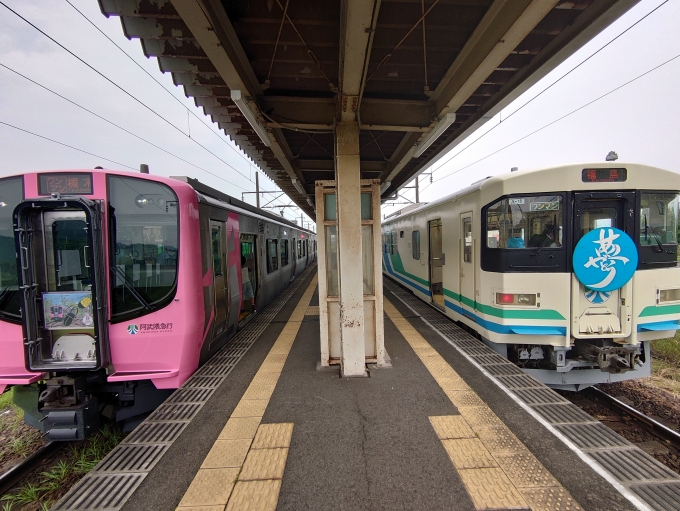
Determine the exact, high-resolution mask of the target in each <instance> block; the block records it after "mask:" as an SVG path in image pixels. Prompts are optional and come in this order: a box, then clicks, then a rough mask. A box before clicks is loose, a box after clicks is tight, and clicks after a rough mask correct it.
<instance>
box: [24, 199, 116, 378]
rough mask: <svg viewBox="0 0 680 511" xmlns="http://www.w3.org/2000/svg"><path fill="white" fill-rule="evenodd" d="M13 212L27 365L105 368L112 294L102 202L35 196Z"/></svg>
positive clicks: (40, 368) (61, 367) (39, 368)
mask: <svg viewBox="0 0 680 511" xmlns="http://www.w3.org/2000/svg"><path fill="white" fill-rule="evenodd" d="M14 215H15V218H16V226H17V228H16V236H17V240H18V243H19V255H20V262H21V267H20V274H19V277H20V281H19V285H20V289H23V290H24V292H23V293H22V296H21V300H22V304H21V310H22V320H23V322H24V336H25V343H24V345H25V348H26V361H27V367H28V369H29V370H33V371H36V370H50V371H57V370H70V369H85V370H94V369H99V368H101V367H104V366H105V365H106V364H108V360H109V347H108V328H107V325H108V323H107V317H106V316H107V307H106V303H107V301H108V296H107V291H106V282H105V278H106V273H105V269H104V268H105V266H104V244H103V241H102V239H101V223H100V222H101V218H102V215H101V209H100V204H99V203H97V202H95V201H89V200H85V199H80V200H61V201H56V200H42V201H41V200H33V199H32V200H31V201H24V202H22V203H20V204H19V205H18V206H17V208H16V209H15V211H14ZM112 270H113V268H112ZM126 278H128V277H126Z"/></svg>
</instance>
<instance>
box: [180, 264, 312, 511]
mask: <svg viewBox="0 0 680 511" xmlns="http://www.w3.org/2000/svg"><path fill="white" fill-rule="evenodd" d="M316 283H317V277H316V276H314V278H313V279H312V281H311V282H310V284H309V286H308V287H307V289H306V290H305V292H304V293H303V295H302V298H300V301H299V302H298V304H297V306H296V308H295V311H294V312H293V315H292V316H291V318H290V320H289V321H288V322H287V323H286V325H285V326H284V328H283V330H282V331H281V333H280V334H279V336H278V337H277V339H276V342H275V343H274V345H273V346H272V348H271V350H270V351H269V353H268V354H267V357H266V358H265V360H264V362H263V363H262V365H261V366H260V369H259V370H258V371H257V373H256V374H255V377H254V378H253V380H252V381H251V382H250V385H249V386H248V389H246V391H245V393H244V394H243V396H242V397H241V400H240V401H239V403H238V404H237V405H236V408H234V411H233V412H232V414H231V417H230V418H229V420H228V421H227V424H226V425H225V426H224V428H223V429H222V432H221V433H220V436H219V438H218V439H217V441H216V442H215V444H214V445H213V446H212V448H211V449H210V452H209V453H208V455H207V456H206V458H205V460H204V461H203V464H202V465H201V468H200V470H199V471H198V473H197V474H196V476H195V477H194V480H193V481H192V483H191V485H190V486H189V488H188V489H187V492H186V493H185V495H184V497H183V499H182V501H181V502H180V506H179V507H178V508H177V509H178V511H192V510H196V511H218V510H219V511H224V509H225V506H226V509H231V510H237V509H238V510H239V511H241V510H249V509H257V510H268V509H271V510H275V509H276V504H277V502H278V498H279V490H280V488H281V478H282V477H283V471H284V468H285V465H286V459H287V457H288V448H289V446H290V440H291V437H292V432H293V424H290V423H287V424H260V422H261V421H262V417H263V415H264V412H265V410H266V409H267V405H268V404H269V399H270V398H271V395H272V393H273V392H274V389H275V388H276V384H277V383H278V381H279V377H280V376H281V371H282V370H283V366H284V365H285V363H286V358H287V357H288V353H289V352H290V349H291V347H292V346H293V342H295V337H296V336H297V333H298V330H299V329H300V325H301V322H302V319H303V318H304V314H305V311H306V309H307V306H308V305H309V302H310V300H311V299H312V295H313V294H314V290H315V288H316ZM237 477H238V481H237V480H236V479H237ZM244 478H247V479H249V480H247V481H244V480H243V479H244Z"/></svg>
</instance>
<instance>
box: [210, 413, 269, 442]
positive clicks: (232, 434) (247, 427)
mask: <svg viewBox="0 0 680 511" xmlns="http://www.w3.org/2000/svg"><path fill="white" fill-rule="evenodd" d="M260 420H261V417H232V418H230V419H229V420H228V421H227V423H226V424H225V426H224V428H223V429H222V432H221V433H220V436H219V437H218V438H219V440H230V439H238V438H247V439H249V440H252V438H253V437H254V436H255V433H256V432H257V428H258V426H259V425H260Z"/></svg>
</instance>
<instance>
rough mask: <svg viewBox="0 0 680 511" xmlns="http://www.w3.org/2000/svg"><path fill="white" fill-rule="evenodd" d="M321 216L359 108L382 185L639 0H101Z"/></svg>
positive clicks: (406, 176)
mask: <svg viewBox="0 0 680 511" xmlns="http://www.w3.org/2000/svg"><path fill="white" fill-rule="evenodd" d="M98 1H99V5H100V7H101V10H102V12H103V13H104V14H105V15H106V16H111V15H115V16H120V19H121V22H122V26H123V31H124V33H125V35H126V36H127V37H128V38H139V39H140V40H141V44H142V49H143V51H144V54H145V55H147V56H148V57H156V58H157V59H158V64H159V66H160V69H161V71H162V72H169V73H172V77H173V80H174V83H175V84H176V85H178V86H182V87H183V88H184V91H185V94H186V95H187V96H188V97H192V98H194V101H195V103H196V106H198V107H201V108H203V110H204V112H205V114H206V115H208V116H210V117H211V119H212V121H213V122H215V123H217V125H218V126H219V128H220V129H221V130H223V131H224V132H225V133H226V134H227V135H228V136H229V137H230V138H231V139H232V140H233V141H234V142H235V143H236V144H237V145H238V146H239V147H240V148H241V149H242V150H243V151H244V152H245V153H246V154H247V155H249V156H250V157H251V158H252V159H253V160H254V161H255V163H256V164H257V165H258V166H260V167H261V169H262V170H263V171H264V172H265V173H266V174H267V176H269V177H270V178H271V179H272V180H273V181H274V182H275V183H276V184H277V185H278V186H279V187H280V188H281V189H282V190H284V191H285V192H286V193H287V194H288V195H289V196H290V197H291V199H292V200H293V201H294V202H295V203H296V204H297V205H298V206H299V207H300V208H301V209H302V210H303V211H304V212H305V213H307V214H308V215H309V216H311V217H313V211H314V183H315V182H316V181H318V180H326V179H334V176H335V160H334V159H335V146H334V130H335V127H336V124H337V123H338V122H348V121H351V122H358V123H359V127H360V131H359V147H360V171H361V176H360V177H361V179H379V180H380V182H381V184H382V186H381V193H382V196H383V198H385V197H387V196H389V195H391V194H393V193H394V192H395V191H396V190H398V189H400V188H401V187H403V186H404V185H405V184H407V183H408V182H409V181H411V180H412V179H413V178H414V177H415V176H416V175H418V174H419V173H420V172H422V171H424V170H426V169H427V168H428V167H429V166H431V165H432V164H433V163H434V162H435V161H436V160H437V159H438V158H440V157H441V155H442V154H443V153H444V152H445V151H446V150H447V149H449V148H451V147H453V146H455V145H456V144H458V143H460V142H461V141H462V140H463V139H464V138H465V137H467V136H468V135H469V134H470V133H472V132H473V131H474V130H476V129H477V128H478V127H479V126H481V124H483V123H484V122H486V120H488V119H489V118H491V117H492V116H493V115H494V114H496V113H497V112H498V111H499V110H500V109H502V108H503V107H504V106H506V105H507V104H509V103H510V102H511V101H512V100H513V99H515V98H516V97H517V96H518V95H519V94H521V93H522V92H523V91H525V90H527V89H528V88H529V87H530V86H531V85H533V84H534V83H536V82H537V81H538V80H539V79H540V78H541V77H543V76H545V75H546V74H547V73H548V72H549V71H551V70H552V69H554V68H555V66H557V65H558V64H559V63H561V62H562V61H564V59H566V58H567V57H568V56H570V55H571V54H573V52H574V51H576V50H577V49H578V48H580V47H581V46H582V45H583V44H584V43H585V42H587V41H588V40H589V39H591V38H592V37H593V36H594V35H596V34H597V33H598V32H599V31H601V30H602V29H603V28H604V27H606V26H607V25H608V24H610V23H611V22H612V21H614V20H615V19H616V18H618V17H619V16H620V15H621V14H623V13H624V12H625V11H626V10H627V9H629V8H630V7H631V6H632V5H634V4H635V3H636V2H637V0H574V1H565V0H323V1H319V0H98Z"/></svg>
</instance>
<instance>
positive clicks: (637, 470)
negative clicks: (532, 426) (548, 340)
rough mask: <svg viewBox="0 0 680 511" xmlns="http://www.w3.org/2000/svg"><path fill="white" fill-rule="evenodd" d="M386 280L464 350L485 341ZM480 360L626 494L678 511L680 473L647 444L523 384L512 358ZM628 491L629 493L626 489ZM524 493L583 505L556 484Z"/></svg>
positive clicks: (546, 502)
mask: <svg viewBox="0 0 680 511" xmlns="http://www.w3.org/2000/svg"><path fill="white" fill-rule="evenodd" d="M384 282H385V287H386V288H387V289H388V290H389V291H390V292H391V293H392V294H393V295H395V296H396V297H397V298H398V299H399V300H401V301H402V302H403V303H404V304H405V305H406V306H407V307H409V308H410V309H411V310H413V311H414V312H416V313H417V314H419V315H420V316H421V318H422V319H423V321H425V323H426V324H428V325H430V326H431V327H432V328H434V329H435V330H437V331H438V332H439V333H440V334H442V335H443V336H444V337H446V338H447V339H448V340H449V341H451V344H452V345H453V346H454V347H455V348H456V349H458V350H459V352H460V353H461V354H464V355H468V352H467V350H469V349H470V348H471V347H472V343H478V344H479V345H480V346H485V345H484V344H483V343H481V342H480V341H478V340H477V339H475V338H474V337H473V336H471V335H469V334H467V333H466V332H465V331H463V330H462V329H460V328H458V327H457V326H455V325H454V324H453V323H452V322H451V321H450V320H447V319H446V318H445V317H444V316H443V315H442V314H441V313H440V312H438V311H436V310H434V308H433V307H430V306H429V305H427V304H425V303H424V302H422V301H421V300H419V299H418V298H416V297H415V296H413V295H411V294H410V293H407V292H405V291H404V290H402V289H401V288H400V287H399V286H398V285H397V284H395V283H393V282H392V281H391V280H389V278H387V279H385V280H384ZM445 322H448V325H445ZM463 346H464V347H465V348H466V349H464V348H463ZM468 356H469V355H468ZM501 358H502V357H501ZM480 359H483V360H484V361H487V359H484V358H483V357H479V356H476V357H475V356H470V360H471V361H472V362H473V363H477V364H478V365H479V366H480V368H482V369H483V370H485V371H486V372H487V373H489V374H490V375H491V376H492V377H494V378H495V379H496V380H497V381H498V382H499V383H501V384H502V385H503V386H504V387H505V388H506V389H508V390H509V392H511V393H513V394H514V395H515V396H517V397H518V398H519V399H520V400H522V401H523V402H525V403H527V404H528V405H529V406H530V407H531V409H532V410H534V411H535V412H536V413H537V414H538V415H539V416H540V417H541V418H543V419H544V420H545V421H546V422H547V423H548V424H550V425H551V426H552V427H553V428H554V430H555V431H556V432H560V433H561V434H562V435H563V436H564V437H565V438H567V439H568V440H569V441H571V442H572V443H573V444H574V445H576V446H577V447H581V448H582V449H584V450H583V451H582V452H584V453H586V455H587V456H589V457H590V458H591V459H593V460H594V461H595V462H596V463H598V464H599V465H600V466H601V467H602V468H604V469H605V470H606V471H607V472H609V473H610V474H611V475H612V476H613V477H614V479H616V480H617V481H618V482H620V483H622V485H623V486H624V487H625V489H624V490H623V491H622V493H623V495H624V496H626V497H628V496H629V495H633V494H634V495H635V496H637V498H639V499H640V500H642V501H643V502H644V503H646V504H647V505H648V506H649V507H650V508H651V509H654V510H658V511H667V510H668V511H670V510H676V511H677V510H678V509H680V507H679V506H678V504H677V503H678V501H679V500H680V477H679V476H678V474H676V473H675V472H672V471H671V470H669V469H668V468H666V467H665V466H664V465H662V464H661V463H659V462H658V461H657V460H656V459H654V458H653V457H651V456H649V455H648V454H646V453H645V452H644V451H642V450H641V449H639V448H637V447H634V446H632V445H631V444H629V443H628V442H627V441H626V440H625V439H623V438H621V437H620V436H619V435H617V434H616V433H614V432H612V431H611V430H609V429H608V428H606V426H603V425H602V424H600V423H599V422H597V421H596V420H595V419H594V418H592V417H591V416H589V415H588V414H586V413H585V412H583V411H582V410H581V409H580V408H578V407H577V406H575V405H574V404H572V403H570V402H568V401H566V400H564V399H563V398H562V397H561V396H559V395H557V394H556V393H553V392H552V391H551V390H550V389H548V388H547V387H544V386H543V385H539V386H535V385H531V386H526V387H525V386H520V384H519V381H518V379H517V380H516V378H517V377H521V376H526V375H525V373H524V372H523V371H522V370H521V369H519V368H518V367H517V366H515V365H514V364H512V363H510V362H509V361H507V360H505V359H503V362H502V363H501V362H499V363H498V364H491V365H484V364H482V363H480ZM460 413H461V415H463V416H465V417H466V419H467V420H468V422H469V423H470V424H471V425H472V424H474V423H475V422H477V423H488V421H494V420H495V421H498V422H499V423H501V422H500V419H498V418H497V417H495V415H493V414H492V413H490V411H488V412H487V411H486V410H485V409H484V407H468V408H461V409H460ZM501 424H502V423H501ZM473 427H474V426H473ZM601 428H604V430H606V431H604V430H603V429H601ZM593 433H594V434H593ZM590 435H592V436H590ZM586 449H587V450H586ZM625 492H629V493H628V494H626V493H625ZM523 495H524V497H525V498H526V500H527V502H529V504H530V506H531V509H532V510H541V511H542V510H546V511H547V510H553V509H554V510H557V511H563V510H570V511H573V510H574V509H578V507H576V508H574V507H573V505H574V504H575V502H574V501H573V500H570V499H567V500H566V501H565V500H564V499H563V498H562V496H561V493H560V491H558V490H556V489H555V488H551V489H550V491H543V490H541V491H537V490H532V491H531V492H530V493H523Z"/></svg>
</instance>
